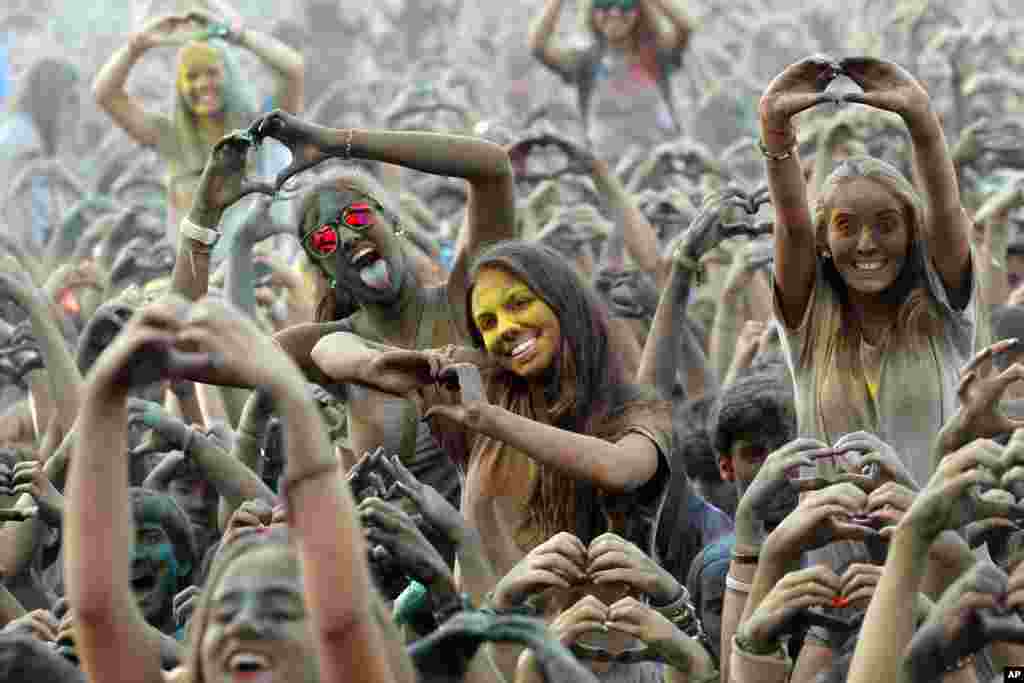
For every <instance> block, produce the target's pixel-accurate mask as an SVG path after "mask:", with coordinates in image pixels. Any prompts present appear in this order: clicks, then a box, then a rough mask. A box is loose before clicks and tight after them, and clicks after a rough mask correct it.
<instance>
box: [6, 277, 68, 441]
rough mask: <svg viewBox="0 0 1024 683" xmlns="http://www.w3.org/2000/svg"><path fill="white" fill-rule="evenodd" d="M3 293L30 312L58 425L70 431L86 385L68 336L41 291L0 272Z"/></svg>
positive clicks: (19, 279) (24, 281)
mask: <svg viewBox="0 0 1024 683" xmlns="http://www.w3.org/2000/svg"><path fill="white" fill-rule="evenodd" d="M0 290H3V292H4V293H5V294H7V296H9V297H10V298H11V299H13V300H14V301H15V302H16V303H17V304H18V305H19V306H21V308H22V309H24V310H25V311H26V312H27V313H28V316H29V320H31V322H32V331H33V334H34V336H35V337H36V340H37V341H38V342H39V344H40V350H41V352H42V355H43V363H44V365H45V366H46V375H47V377H48V379H49V389H50V397H51V399H52V401H53V408H54V411H55V415H56V417H57V422H56V423H55V424H56V426H57V427H58V428H59V429H61V430H63V431H64V432H66V431H67V430H69V429H70V428H71V423H72V422H74V420H75V416H76V415H77V414H78V406H79V399H78V397H79V392H80V391H81V385H82V376H81V374H80V373H79V371H78V365H77V364H76V363H75V359H74V357H73V356H72V354H71V350H70V349H68V347H67V344H65V343H64V336H63V335H62V334H61V332H60V330H59V329H58V327H57V322H56V321H55V320H54V317H53V315H52V312H51V310H50V306H49V304H48V303H47V302H46V301H43V299H42V298H41V297H40V296H39V290H37V289H36V288H35V287H34V286H33V285H31V284H29V283H28V282H27V281H26V280H23V279H21V278H19V277H17V276H16V275H15V274H14V273H12V272H10V271H5V272H0Z"/></svg>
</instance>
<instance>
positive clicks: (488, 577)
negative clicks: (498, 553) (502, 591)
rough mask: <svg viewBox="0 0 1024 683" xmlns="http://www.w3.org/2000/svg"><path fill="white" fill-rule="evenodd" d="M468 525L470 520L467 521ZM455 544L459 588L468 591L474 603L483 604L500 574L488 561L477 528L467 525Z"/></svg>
mask: <svg viewBox="0 0 1024 683" xmlns="http://www.w3.org/2000/svg"><path fill="white" fill-rule="evenodd" d="M467 525H468V522H467ZM464 532H465V533H463V534H462V536H461V538H459V539H458V541H457V544H456V546H455V559H456V561H457V562H458V590H459V592H460V593H467V594H468V595H469V597H470V600H472V602H473V604H474V605H482V604H483V602H484V599H485V598H486V597H487V594H488V593H490V592H491V591H492V590H494V587H495V586H497V585H498V576H497V575H496V574H495V573H494V568H493V567H491V563H490V562H488V561H487V555H486V554H485V551H484V546H483V543H482V542H481V541H480V535H479V534H478V533H477V531H476V529H473V528H469V527H467V528H466V529H465V530H464Z"/></svg>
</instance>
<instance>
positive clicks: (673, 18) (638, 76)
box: [529, 0, 692, 162]
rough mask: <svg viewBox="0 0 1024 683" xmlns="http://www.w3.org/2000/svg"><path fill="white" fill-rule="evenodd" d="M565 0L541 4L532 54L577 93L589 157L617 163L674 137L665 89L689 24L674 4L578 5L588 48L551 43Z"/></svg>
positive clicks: (613, 1) (661, 0)
mask: <svg viewBox="0 0 1024 683" xmlns="http://www.w3.org/2000/svg"><path fill="white" fill-rule="evenodd" d="M563 1H564V0H547V2H546V3H545V5H544V9H543V11H542V12H541V14H540V16H539V17H538V18H537V19H536V21H535V22H534V23H533V25H532V26H531V28H530V39H529V40H530V49H531V51H532V52H533V55H534V56H535V57H536V58H537V59H539V60H540V61H541V63H543V64H544V65H545V66H546V67H548V68H549V69H550V70H551V71H553V72H555V73H556V74H558V75H559V76H560V77H561V78H562V79H563V80H564V81H565V82H566V83H567V84H569V85H571V86H573V87H574V88H575V89H576V95H577V103H578V107H579V111H580V117H581V118H582V120H583V122H584V126H585V128H586V131H587V137H588V138H589V141H590V143H591V145H592V147H593V150H594V153H595V154H596V155H597V156H599V157H601V158H603V159H606V160H608V161H611V162H615V161H617V160H618V159H620V158H621V157H622V156H623V155H624V154H625V153H626V151H627V150H628V149H629V148H630V147H632V146H639V147H640V148H642V149H649V148H650V147H653V146H655V145H657V144H658V143H661V142H664V141H666V140H667V139H670V138H673V137H676V136H677V135H678V134H679V133H680V119H679V115H678V112H677V111H676V107H675V102H674V96H673V93H672V88H671V84H670V77H671V75H672V72H673V71H675V70H677V69H679V68H680V67H681V66H682V57H683V51H684V50H685V49H686V46H687V44H688V43H689V40H690V33H691V31H692V27H691V25H690V21H689V19H688V17H687V15H686V12H685V10H684V9H683V8H682V7H681V6H680V4H679V0H583V1H582V2H581V3H580V23H581V25H582V27H583V29H584V31H585V32H586V33H588V34H589V36H588V41H587V43H588V44H587V45H586V47H569V46H561V45H557V44H556V42H555V40H554V33H555V28H556V26H557V24H558V17H559V14H561V10H562V3H563Z"/></svg>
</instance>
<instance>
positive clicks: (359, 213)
mask: <svg viewBox="0 0 1024 683" xmlns="http://www.w3.org/2000/svg"><path fill="white" fill-rule="evenodd" d="M375 208H377V207H374V206H373V205H371V204H367V203H365V202H357V203H355V204H351V205H349V206H347V207H345V208H344V209H342V211H341V213H340V214H339V215H338V217H337V218H335V219H334V220H331V221H328V222H327V223H324V224H323V225H321V226H320V227H318V228H314V229H313V230H310V231H309V232H308V233H306V235H305V236H304V237H303V238H302V245H303V246H304V247H305V248H306V251H308V252H309V253H310V254H312V255H313V256H315V257H317V258H327V257H328V256H331V255H332V254H334V252H336V251H337V250H338V246H339V244H340V243H341V235H340V233H339V232H338V228H340V227H341V226H342V225H344V226H345V228H346V229H347V230H349V231H351V232H356V233H364V232H366V231H367V230H369V229H370V228H371V227H372V226H374V225H376V224H377V217H376V215H375V214H374V209H375Z"/></svg>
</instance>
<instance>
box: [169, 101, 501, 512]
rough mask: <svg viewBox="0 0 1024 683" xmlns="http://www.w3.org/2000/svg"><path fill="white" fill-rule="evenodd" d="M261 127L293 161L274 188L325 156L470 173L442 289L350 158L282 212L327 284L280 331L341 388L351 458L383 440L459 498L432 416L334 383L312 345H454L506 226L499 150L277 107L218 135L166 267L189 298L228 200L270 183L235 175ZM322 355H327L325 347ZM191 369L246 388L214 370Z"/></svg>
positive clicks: (201, 280)
mask: <svg viewBox="0 0 1024 683" xmlns="http://www.w3.org/2000/svg"><path fill="white" fill-rule="evenodd" d="M266 137H273V138H275V139H277V140H278V141H280V142H281V143H282V144H284V145H285V146H287V147H288V148H289V149H290V151H291V153H292V159H293V161H292V164H291V165H290V166H289V167H288V168H287V169H285V170H284V171H282V172H281V174H279V176H278V179H277V187H282V186H283V185H284V183H285V182H286V181H287V180H288V179H289V178H290V177H292V176H293V175H295V174H297V173H299V172H301V171H303V170H305V169H309V168H312V167H313V166H316V165H317V164H319V163H320V162H322V161H324V160H326V159H328V158H332V157H334V158H337V157H340V158H342V159H357V158H358V159H366V160H372V161H379V162H385V163H390V164H395V165H401V166H406V167H408V168H412V169H414V170H417V171H420V172H423V173H432V174H436V175H442V176H446V177H453V178H462V179H464V180H465V181H466V182H467V185H468V196H469V203H468V207H467V212H466V213H467V215H466V217H465V221H464V228H463V234H462V235H461V236H460V240H459V244H458V249H457V255H456V258H455V263H454V265H453V268H452V274H451V276H450V277H449V279H448V280H447V282H446V283H444V284H443V285H442V286H440V287H429V286H426V285H425V284H424V283H423V282H422V278H421V276H420V275H419V273H418V272H417V270H416V268H415V267H414V264H415V254H414V251H415V250H414V249H413V247H412V245H410V244H408V243H407V241H406V239H405V237H404V236H403V234H404V231H403V230H402V227H401V225H400V222H399V220H398V218H397V216H396V213H395V212H394V211H393V210H391V209H390V208H388V207H389V206H391V205H392V204H391V202H389V201H387V200H386V199H385V194H384V190H383V188H381V187H380V185H379V183H377V182H376V181H375V180H374V179H373V178H372V177H370V176H368V175H367V174H365V173H361V172H359V171H357V170H354V169H353V168H352V167H350V166H337V167H332V168H331V169H330V170H326V171H323V172H321V173H320V174H319V175H318V176H312V179H311V176H309V175H307V176H305V177H304V179H303V180H305V182H304V183H300V185H303V187H302V189H301V190H300V191H299V192H298V193H297V195H296V196H295V197H294V201H293V202H291V207H292V211H291V215H290V218H289V222H291V223H292V225H291V226H290V227H291V229H292V230H294V231H295V234H296V235H297V237H298V238H299V240H300V242H301V244H302V246H303V249H304V250H305V252H306V254H307V256H308V257H309V258H310V260H311V261H312V263H313V264H314V265H315V266H316V268H317V270H318V271H319V272H320V274H321V275H322V276H323V278H324V280H325V281H326V284H327V285H328V291H327V294H326V296H325V298H324V300H323V301H322V302H321V305H320V306H319V307H318V310H317V315H316V321H315V322H313V323H308V324H303V325H296V326H294V327H290V328H287V329H285V330H282V331H281V332H279V333H278V334H277V335H276V337H275V338H276V340H277V341H278V343H279V344H280V345H281V346H282V347H283V348H284V349H285V350H286V351H287V352H288V354H289V355H290V356H291V357H292V358H293V359H294V360H295V362H296V363H297V364H298V366H299V367H300V368H301V369H302V371H303V372H304V373H305V375H306V376H307V378H308V379H309V380H310V381H311V382H315V383H317V384H321V385H324V386H328V387H331V389H332V391H335V392H336V393H337V392H341V393H343V394H344V397H345V399H346V401H347V404H348V421H349V424H348V437H349V441H350V448H351V452H350V453H348V454H346V455H352V454H353V453H354V454H361V453H364V452H373V451H375V450H376V449H377V447H378V446H383V447H384V449H385V451H386V452H387V453H388V454H392V453H398V454H401V456H402V459H403V462H405V464H406V466H407V467H409V469H410V470H411V471H412V472H413V474H414V475H416V476H417V478H419V479H420V480H421V481H423V482H424V483H427V484H430V485H431V486H434V487H435V488H437V489H438V490H439V491H441V492H442V493H443V494H445V496H446V497H447V498H448V499H449V500H450V501H455V502H457V500H458V493H457V492H458V479H457V476H456V475H455V472H454V470H453V467H452V465H451V463H450V461H449V460H448V458H447V457H446V455H445V453H444V451H443V450H441V449H440V448H439V447H438V445H437V444H436V443H435V442H434V440H433V437H432V436H431V434H430V432H429V429H428V428H427V426H426V425H425V424H423V423H420V422H419V420H418V419H417V416H418V412H417V409H416V406H415V404H414V403H413V401H411V400H407V399H404V398H396V397H394V396H391V395H385V394H381V393H380V392H375V391H373V390H371V389H368V388H367V387H364V386H362V385H359V384H346V385H344V386H339V385H337V383H336V382H335V380H333V379H332V378H331V376H330V372H329V371H325V370H324V369H323V368H324V367H325V365H326V366H327V367H330V363H329V362H319V361H318V362H315V361H314V358H313V351H314V347H317V345H318V344H319V342H320V341H321V340H323V339H324V338H325V337H327V336H328V335H332V334H334V333H337V332H346V333H350V334H346V335H340V337H342V338H343V339H344V340H345V341H346V343H351V344H359V345H363V346H366V347H373V348H379V347H380V346H387V347H393V348H398V349H428V348H439V347H444V346H446V345H449V344H457V343H459V342H460V341H461V339H462V334H463V332H462V330H461V329H460V328H461V326H463V325H464V324H465V314H464V312H463V311H464V308H465V305H466V300H467V297H466V291H467V289H468V286H469V280H468V276H467V273H468V269H469V264H470V262H471V261H472V259H473V258H475V256H476V254H477V253H479V252H480V251H481V250H482V249H483V248H484V247H485V246H487V245H488V244H491V243H493V242H498V241H501V240H504V239H511V238H513V237H514V236H515V206H514V198H513V186H512V168H511V164H510V162H509V158H508V154H507V153H506V152H505V151H504V150H503V149H502V148H501V147H499V146H497V145H495V144H493V143H490V142H487V141H484V140H480V139H477V138H469V137H464V136H458V135H447V134H437V133H425V132H411V131H387V130H352V129H347V130H335V129H331V128H325V127H322V126H317V125H314V124H311V123H307V122H305V121H302V120H300V119H298V118H296V117H294V116H291V115H289V114H286V113H284V112H280V111H277V112H272V113H271V114H268V115H266V116H264V117H263V118H261V119H258V120H257V121H256V122H255V123H254V124H253V125H252V127H251V128H250V129H249V130H248V131H246V132H240V133H235V134H233V135H231V136H228V137H227V138H225V139H224V140H222V141H221V142H220V143H218V145H217V146H216V147H215V148H214V150H213V153H212V154H211V156H210V159H209V160H208V161H207V165H206V168H205V170H204V172H203V178H202V180H201V182H200V187H199V190H198V192H197V195H196V200H195V204H194V205H193V208H192V211H191V213H190V214H189V217H188V218H187V219H186V220H185V221H183V222H182V229H181V231H180V236H181V237H180V240H179V251H178V259H177V262H176V265H175V271H174V276H173V281H174V290H175V291H176V292H177V293H179V294H182V295H184V296H185V297H186V298H188V299H192V300H195V299H198V298H200V297H201V296H203V295H204V294H205V292H206V289H207V281H208V273H209V258H210V257H209V254H210V251H211V250H212V247H213V245H214V244H215V243H216V241H217V240H218V238H219V236H220V233H219V231H218V230H217V229H216V227H217V226H218V224H219V223H220V220H221V216H222V214H223V212H224V210H225V209H226V208H227V207H229V206H231V205H232V204H234V203H235V202H236V201H238V199H239V198H240V197H242V196H244V195H245V194H246V193H248V192H252V191H263V192H266V193H272V192H273V188H268V187H260V186H257V185H256V184H254V183H252V182H251V181H249V180H247V179H246V178H245V177H244V175H245V164H244V159H245V157H246V155H247V153H248V152H249V151H250V150H251V148H252V147H253V146H254V145H257V144H259V143H261V142H262V140H263V139H264V138H266ZM353 308H354V312H353ZM336 338H337V336H336ZM328 346H329V345H328ZM326 356H327V357H328V361H329V357H330V349H327V351H326ZM320 360H322V358H321V359H320ZM189 379H192V380H195V381H200V382H206V383H213V384H220V385H227V386H240V384H241V383H240V381H239V379H238V378H235V377H231V376H229V375H228V373H226V372H225V371H223V370H222V369H215V370H211V371H207V372H204V373H203V376H193V377H190V378H189ZM344 464H345V465H346V466H351V465H352V464H354V462H353V461H352V460H349V461H346V462H345V463H344Z"/></svg>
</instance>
